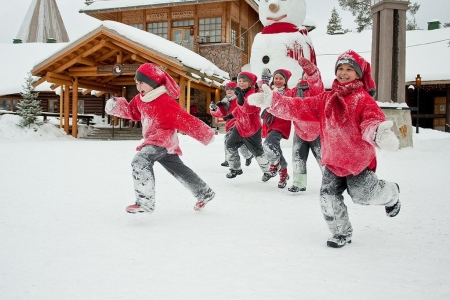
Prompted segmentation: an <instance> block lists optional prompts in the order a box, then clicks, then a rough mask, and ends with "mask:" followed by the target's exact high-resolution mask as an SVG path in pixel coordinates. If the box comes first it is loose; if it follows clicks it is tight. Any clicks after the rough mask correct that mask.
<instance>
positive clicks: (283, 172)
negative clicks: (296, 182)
mask: <svg viewBox="0 0 450 300" xmlns="http://www.w3.org/2000/svg"><path fill="white" fill-rule="evenodd" d="M279 174H280V181H279V182H278V187H279V188H280V189H284V188H285V187H286V185H287V181H288V179H289V174H288V172H287V168H284V169H283V170H281V171H280V173H279Z"/></svg>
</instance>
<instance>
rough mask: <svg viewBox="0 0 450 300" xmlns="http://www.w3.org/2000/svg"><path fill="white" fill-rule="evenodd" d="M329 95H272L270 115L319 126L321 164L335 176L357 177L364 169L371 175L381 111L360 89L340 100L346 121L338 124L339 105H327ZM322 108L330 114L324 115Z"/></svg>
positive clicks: (325, 93) (373, 166) (334, 103)
mask: <svg viewBox="0 0 450 300" xmlns="http://www.w3.org/2000/svg"><path fill="white" fill-rule="evenodd" d="M332 92H333V91H330V92H324V93H321V94H320V95H317V96H314V97H306V98H303V99H301V98H290V97H286V96H282V95H280V94H278V93H273V99H272V104H271V106H270V109H271V111H274V112H276V113H277V115H282V116H284V117H285V118H286V119H290V120H293V121H318V122H320V138H321V148H322V160H321V164H322V165H325V166H327V168H328V169H330V171H332V172H333V173H334V174H335V175H337V176H340V177H344V176H348V175H350V174H353V175H357V174H359V173H361V172H362V171H363V170H364V169H366V168H369V169H371V170H373V171H375V168H376V153H375V146H376V145H375V142H374V139H375V134H376V130H377V128H378V125H379V124H380V123H381V122H383V121H385V116H384V113H383V111H382V110H381V109H380V107H379V106H378V105H377V103H376V102H375V101H374V100H373V98H372V97H371V96H370V95H369V94H368V93H367V92H366V91H365V90H364V88H360V89H359V90H358V91H357V92H356V93H353V94H350V95H348V96H346V97H345V98H344V103H345V106H346V108H347V111H348V113H347V115H348V118H347V120H346V121H344V122H343V121H342V114H341V113H339V111H340V109H339V107H338V106H339V104H338V103H337V102H336V101H330V98H331V97H330V96H331V94H332ZM325 106H326V107H327V108H330V110H327V111H331V113H329V115H327V114H326V113H325Z"/></svg>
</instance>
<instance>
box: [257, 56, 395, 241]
mask: <svg viewBox="0 0 450 300" xmlns="http://www.w3.org/2000/svg"><path fill="white" fill-rule="evenodd" d="M299 63H300V65H301V66H302V68H303V69H307V68H310V67H311V66H312V63H311V62H310V61H309V60H307V59H304V58H300V60H299ZM370 72H371V71H370V64H369V63H368V62H367V61H366V60H365V59H364V58H362V57H361V56H360V55H358V54H357V53H356V52H354V51H352V50H349V51H347V52H345V53H343V54H341V55H340V56H339V57H338V60H337V62H336V65H335V74H336V79H335V80H334V82H333V85H332V89H331V91H327V92H324V93H321V94H320V95H317V96H314V97H305V98H303V99H302V98H291V97H285V96H282V95H280V94H278V93H274V92H273V91H272V90H271V89H270V87H268V86H266V85H264V86H263V87H262V89H263V93H259V94H255V95H252V96H251V97H250V98H249V103H250V104H253V105H258V106H260V107H270V110H271V112H272V113H274V114H276V115H278V116H282V117H283V118H286V119H290V120H299V121H300V120H304V121H318V122H320V137H321V143H322V160H321V163H322V165H323V166H324V173H323V178H322V186H321V188H320V203H321V208H322V214H323V216H324V218H325V221H326V223H327V225H328V228H329V229H330V231H331V233H332V234H333V236H332V237H331V238H329V239H328V241H327V246H329V247H334V248H341V247H343V246H345V245H346V244H347V243H351V240H352V233H353V228H352V226H351V223H350V220H349V217H348V212H347V207H346V206H345V204H344V197H343V193H344V191H345V190H347V192H348V194H349V195H350V197H351V198H352V200H353V202H355V203H358V204H363V205H383V206H385V211H386V214H387V216H389V217H395V216H396V215H397V214H398V213H399V211H400V200H399V193H400V189H399V187H398V185H397V184H396V183H394V182H389V181H385V180H379V179H378V178H377V176H376V174H375V169H376V163H377V161H376V152H375V147H379V148H381V149H386V150H391V151H395V150H397V149H398V146H399V141H398V139H397V137H396V136H395V134H394V133H393V132H392V130H391V127H392V126H393V122H392V121H386V118H385V116H384V113H383V111H382V110H381V109H380V107H379V106H378V104H377V103H376V102H375V101H374V100H373V98H372V95H374V92H375V83H374V81H373V79H372V76H371V74H370Z"/></svg>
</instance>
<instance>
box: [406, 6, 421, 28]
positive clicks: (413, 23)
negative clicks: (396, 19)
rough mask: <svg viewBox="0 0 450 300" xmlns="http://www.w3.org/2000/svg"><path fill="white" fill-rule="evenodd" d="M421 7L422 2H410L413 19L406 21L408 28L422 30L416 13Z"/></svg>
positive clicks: (409, 7) (409, 9)
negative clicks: (417, 21)
mask: <svg viewBox="0 0 450 300" xmlns="http://www.w3.org/2000/svg"><path fill="white" fill-rule="evenodd" d="M419 8H420V4H417V3H409V4H408V12H409V14H410V15H411V19H408V21H407V23H406V30H420V28H419V26H418V25H417V23H416V13H417V11H418V10H419Z"/></svg>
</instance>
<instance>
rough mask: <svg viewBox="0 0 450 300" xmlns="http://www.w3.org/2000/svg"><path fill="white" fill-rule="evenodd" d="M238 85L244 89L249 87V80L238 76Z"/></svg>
mask: <svg viewBox="0 0 450 300" xmlns="http://www.w3.org/2000/svg"><path fill="white" fill-rule="evenodd" d="M238 85H239V87H240V88H241V89H243V90H245V89H247V88H249V87H250V82H248V81H247V80H246V79H244V78H239V80H238Z"/></svg>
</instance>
